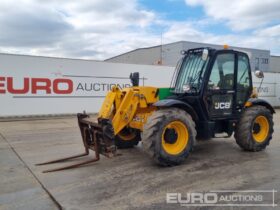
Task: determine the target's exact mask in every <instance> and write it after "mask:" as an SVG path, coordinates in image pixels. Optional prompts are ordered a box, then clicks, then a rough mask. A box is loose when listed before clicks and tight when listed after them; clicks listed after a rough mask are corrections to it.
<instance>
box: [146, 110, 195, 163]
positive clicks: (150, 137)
mask: <svg viewBox="0 0 280 210" xmlns="http://www.w3.org/2000/svg"><path fill="white" fill-rule="evenodd" d="M195 137H196V130H195V123H194V122H193V120H192V118H191V116H190V115H189V114H188V113H186V112H185V111H183V110H181V109H178V108H168V109H161V110H157V111H155V112H154V113H153V114H152V115H151V116H150V117H149V118H148V120H147V123H146V124H145V126H144V131H143V139H142V144H143V148H144V151H146V152H147V153H148V154H149V155H150V156H152V158H153V159H154V160H155V162H156V163H158V164H159V165H162V166H173V165H178V164H180V163H182V162H183V161H184V160H185V159H186V157H187V156H188V155H189V154H190V152H191V151H192V148H193V145H194V141H195Z"/></svg>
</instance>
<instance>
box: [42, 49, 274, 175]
mask: <svg viewBox="0 0 280 210" xmlns="http://www.w3.org/2000/svg"><path fill="white" fill-rule="evenodd" d="M183 55H184V56H183V57H182V59H181V60H180V62H179V63H178V65H177V67H176V70H175V73H174V76H173V80H172V84H171V87H170V88H157V87H144V86H139V74H138V73H133V74H131V75H130V78H131V81H132V87H130V88H124V89H119V88H118V87H113V88H112V90H111V91H110V92H108V94H107V96H106V98H105V100H104V102H103V105H102V107H101V109H100V111H99V114H98V118H97V120H93V119H92V118H90V116H89V115H87V114H85V113H79V114H78V124H79V127H80V131H81V135H82V139H83V144H84V146H85V153H83V154H80V155H75V156H71V157H67V158H63V159H59V160H54V161H49V162H46V163H42V164H39V165H43V164H49V163H56V162H61V161H65V160H69V159H72V158H76V157H81V156H85V155H88V154H89V150H94V151H95V158H94V159H92V160H90V161H86V162H81V163H79V164H75V165H70V166H66V167H61V168H56V169H51V170H47V171H44V172H50V171H57V170H63V169H68V168H73V167H77V166H79V165H84V164H88V163H91V162H95V161H98V160H99V155H100V154H102V155H105V156H108V157H112V156H114V155H116V154H117V153H116V151H117V148H130V147H133V146H135V145H137V144H138V142H139V141H142V148H143V150H144V151H145V152H146V153H147V154H149V155H150V156H151V158H152V159H153V160H154V161H155V162H156V163H158V164H160V165H163V166H173V165H178V164H180V163H182V161H184V160H185V159H186V157H187V156H188V155H189V154H190V152H191V151H192V149H193V145H194V142H195V140H196V139H197V138H199V139H206V138H212V137H217V135H219V136H221V134H223V135H224V136H223V137H230V136H231V135H232V133H233V132H234V137H235V139H236V143H237V144H238V145H239V146H240V147H241V148H243V149H244V150H247V151H261V150H263V149H265V148H266V146H267V145H268V144H269V142H270V140H271V138H272V133H273V119H272V117H273V114H274V113H275V111H274V109H273V107H272V106H271V105H270V104H269V103H268V102H266V101H265V100H262V99H259V98H257V93H256V91H255V89H254V88H253V85H252V76H251V68H250V62H249V58H248V56H247V54H246V53H244V52H240V51H236V50H233V49H228V48H225V49H220V50H217V49H212V48H196V49H190V50H188V51H184V52H183ZM255 75H256V76H257V77H258V78H263V73H262V72H261V71H256V72H255Z"/></svg>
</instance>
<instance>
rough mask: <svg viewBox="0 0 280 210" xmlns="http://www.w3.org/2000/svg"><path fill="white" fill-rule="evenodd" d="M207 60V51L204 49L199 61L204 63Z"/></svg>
mask: <svg viewBox="0 0 280 210" xmlns="http://www.w3.org/2000/svg"><path fill="white" fill-rule="evenodd" d="M207 58H208V50H207V49H204V50H203V52H202V57H201V59H202V60H204V61H206V60H207Z"/></svg>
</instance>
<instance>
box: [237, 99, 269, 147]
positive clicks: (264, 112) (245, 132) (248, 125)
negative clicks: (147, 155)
mask: <svg viewBox="0 0 280 210" xmlns="http://www.w3.org/2000/svg"><path fill="white" fill-rule="evenodd" d="M261 116H264V117H265V118H266V119H267V121H268V125H269V129H268V133H267V135H266V137H264V138H263V140H262V141H261V142H260V141H259V142H258V141H256V140H255V138H254V135H253V133H254V132H260V129H261V127H259V131H254V129H255V128H254V126H255V124H256V123H255V119H256V118H257V117H261ZM273 131H274V130H273V120H272V113H271V112H270V110H268V109H267V108H266V107H264V106H259V105H258V106H253V107H249V108H246V110H245V111H244V112H243V114H242V116H241V118H240V120H239V122H238V123H237V127H236V130H235V132H234V137H235V140H236V143H237V144H238V145H239V146H240V147H241V148H242V149H244V150H246V151H252V152H256V151H261V150H263V149H265V148H266V146H267V145H269V142H270V140H271V139H272V134H273Z"/></svg>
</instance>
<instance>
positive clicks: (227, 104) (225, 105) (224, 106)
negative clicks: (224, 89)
mask: <svg viewBox="0 0 280 210" xmlns="http://www.w3.org/2000/svg"><path fill="white" fill-rule="evenodd" d="M229 108H230V102H217V103H215V109H229Z"/></svg>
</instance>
